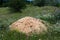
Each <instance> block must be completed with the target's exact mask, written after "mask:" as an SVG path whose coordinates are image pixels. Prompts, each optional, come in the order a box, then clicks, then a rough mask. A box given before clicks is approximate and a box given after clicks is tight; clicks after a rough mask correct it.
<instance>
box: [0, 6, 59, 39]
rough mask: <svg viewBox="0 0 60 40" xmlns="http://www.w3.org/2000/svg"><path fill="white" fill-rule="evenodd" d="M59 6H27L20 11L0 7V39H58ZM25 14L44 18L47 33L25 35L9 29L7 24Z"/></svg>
mask: <svg viewBox="0 0 60 40" xmlns="http://www.w3.org/2000/svg"><path fill="white" fill-rule="evenodd" d="M59 14H60V8H57V7H53V6H45V7H37V6H28V7H26V8H25V9H24V10H22V12H16V13H15V12H11V11H10V10H9V8H8V7H5V8H4V7H2V8H0V40H60V21H59V20H60V19H59V17H58V16H60V15H59ZM25 16H31V17H35V18H39V19H42V20H44V21H45V22H46V23H47V24H48V26H49V29H48V33H46V34H44V35H33V36H28V38H27V36H26V35H25V34H23V33H19V32H17V31H10V30H9V25H11V24H12V23H13V22H15V21H16V20H18V19H20V18H23V17H25Z"/></svg>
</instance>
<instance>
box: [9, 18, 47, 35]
mask: <svg viewBox="0 0 60 40" xmlns="http://www.w3.org/2000/svg"><path fill="white" fill-rule="evenodd" d="M10 29H11V30H18V31H19V32H23V33H25V34H31V33H37V34H40V33H42V32H45V31H47V27H46V26H45V24H44V23H43V21H42V20H40V19H36V18H33V17H24V18H21V19H19V20H18V21H16V22H14V23H12V24H11V25H10Z"/></svg>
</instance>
